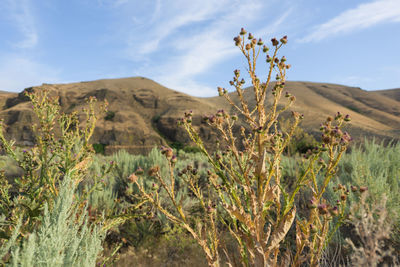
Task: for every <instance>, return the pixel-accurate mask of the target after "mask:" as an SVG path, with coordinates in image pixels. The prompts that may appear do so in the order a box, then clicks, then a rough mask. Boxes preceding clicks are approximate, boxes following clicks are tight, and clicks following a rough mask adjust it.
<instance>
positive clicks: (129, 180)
mask: <svg viewBox="0 0 400 267" xmlns="http://www.w3.org/2000/svg"><path fill="white" fill-rule="evenodd" d="M137 179H138V177H137V176H136V174H135V173H132V174H131V175H129V177H128V183H134V182H136V181H137Z"/></svg>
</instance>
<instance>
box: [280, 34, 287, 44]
mask: <svg viewBox="0 0 400 267" xmlns="http://www.w3.org/2000/svg"><path fill="white" fill-rule="evenodd" d="M280 41H281V43H282V44H287V35H285V36H283V37H282V38H281V40H280Z"/></svg>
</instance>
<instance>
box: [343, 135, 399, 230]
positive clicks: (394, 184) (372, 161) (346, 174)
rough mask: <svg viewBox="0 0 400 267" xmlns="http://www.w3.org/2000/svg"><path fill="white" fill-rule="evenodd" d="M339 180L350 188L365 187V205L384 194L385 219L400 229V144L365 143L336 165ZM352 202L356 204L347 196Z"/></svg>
mask: <svg viewBox="0 0 400 267" xmlns="http://www.w3.org/2000/svg"><path fill="white" fill-rule="evenodd" d="M338 175H339V179H340V181H341V182H342V183H343V184H347V185H349V186H351V185H354V186H361V185H363V186H366V187H368V192H369V197H368V199H367V202H368V203H370V204H371V203H379V201H380V199H381V198H382V196H384V195H386V197H387V202H386V207H387V209H388V211H389V212H388V217H389V218H390V219H391V220H392V221H393V222H394V223H395V224H396V225H397V227H398V226H400V194H399V192H400V190H399V189H400V144H399V143H397V144H394V143H390V144H389V145H387V146H384V145H383V142H382V143H381V144H377V143H376V142H375V141H374V140H372V141H369V140H367V139H365V140H364V142H363V144H360V145H359V146H357V147H353V149H352V151H351V153H348V154H345V155H344V156H343V161H342V162H341V163H340V164H339V172H338ZM350 201H351V202H358V199H357V198H354V197H350Z"/></svg>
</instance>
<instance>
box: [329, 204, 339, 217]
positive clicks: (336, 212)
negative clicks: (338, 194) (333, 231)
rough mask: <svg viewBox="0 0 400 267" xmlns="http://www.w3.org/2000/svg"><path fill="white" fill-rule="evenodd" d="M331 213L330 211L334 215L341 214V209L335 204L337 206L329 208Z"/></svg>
mask: <svg viewBox="0 0 400 267" xmlns="http://www.w3.org/2000/svg"><path fill="white" fill-rule="evenodd" d="M329 213H330V214H331V215H332V216H337V215H338V214H339V209H338V207H337V206H335V207H333V208H331V209H330V210H329Z"/></svg>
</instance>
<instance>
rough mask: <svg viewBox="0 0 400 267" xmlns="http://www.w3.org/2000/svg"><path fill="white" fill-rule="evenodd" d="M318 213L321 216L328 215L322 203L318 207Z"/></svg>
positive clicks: (326, 208) (326, 207)
mask: <svg viewBox="0 0 400 267" xmlns="http://www.w3.org/2000/svg"><path fill="white" fill-rule="evenodd" d="M318 212H319V214H321V215H325V214H327V213H328V206H327V205H326V204H324V203H322V204H319V205H318Z"/></svg>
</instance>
